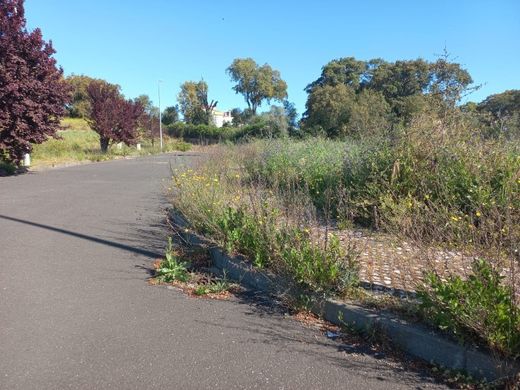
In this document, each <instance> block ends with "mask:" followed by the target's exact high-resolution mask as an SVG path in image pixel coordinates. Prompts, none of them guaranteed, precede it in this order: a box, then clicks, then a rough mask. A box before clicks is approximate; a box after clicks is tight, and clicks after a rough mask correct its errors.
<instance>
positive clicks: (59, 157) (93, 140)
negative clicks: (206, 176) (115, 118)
mask: <svg viewBox="0 0 520 390" xmlns="http://www.w3.org/2000/svg"><path fill="white" fill-rule="evenodd" d="M62 126H63V127H66V128H67V129H66V130H63V131H58V136H59V138H58V139H54V138H51V139H49V140H47V141H45V142H44V143H42V144H40V145H35V147H34V150H33V153H32V155H31V157H32V164H33V166H53V165H57V164H68V163H74V162H76V161H104V160H109V159H113V158H117V157H121V156H130V155H133V156H136V155H148V154H155V153H159V152H160V149H159V147H158V145H157V144H156V145H153V144H151V143H150V141H148V140H144V141H143V144H142V149H141V150H140V151H138V150H136V148H134V147H128V146H126V145H125V146H123V147H122V148H121V149H117V148H110V149H109V150H108V151H107V153H101V151H100V149H99V134H97V133H96V132H95V131H93V130H91V129H90V128H89V127H88V124H87V123H86V122H85V121H84V120H83V119H79V118H64V119H63V120H62ZM189 149H190V144H188V143H185V142H182V141H180V140H177V139H172V138H170V137H165V138H164V148H163V151H175V150H181V151H186V150H189Z"/></svg>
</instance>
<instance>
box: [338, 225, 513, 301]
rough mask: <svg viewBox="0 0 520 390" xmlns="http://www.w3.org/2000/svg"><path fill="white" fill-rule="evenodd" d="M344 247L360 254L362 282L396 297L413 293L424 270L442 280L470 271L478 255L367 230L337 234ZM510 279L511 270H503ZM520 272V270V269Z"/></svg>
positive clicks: (421, 278) (421, 279)
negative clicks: (428, 247) (422, 246)
mask: <svg viewBox="0 0 520 390" xmlns="http://www.w3.org/2000/svg"><path fill="white" fill-rule="evenodd" d="M334 233H335V234H337V235H338V236H339V239H340V241H341V242H342V243H343V245H344V246H345V247H348V246H349V245H350V246H352V245H353V246H354V248H355V250H356V251H358V253H359V264H360V279H361V281H362V282H363V283H364V284H365V286H367V285H368V286H370V287H371V288H372V289H373V290H376V291H378V290H379V291H383V290H384V291H389V292H393V293H395V294H396V295H407V294H408V293H410V292H411V293H413V292H415V290H416V289H417V286H418V285H420V284H421V283H422V281H423V277H424V272H425V271H435V272H436V273H437V274H439V275H440V276H441V277H443V278H445V277H448V276H450V275H460V276H462V277H466V276H467V275H468V274H469V272H470V271H471V264H472V262H473V261H474V259H475V256H470V255H466V254H463V253H460V252H456V251H450V250H441V249H429V250H425V249H424V248H419V247H417V246H415V245H414V244H412V243H411V242H407V241H403V240H398V239H397V238H395V237H392V236H390V235H387V234H383V233H370V232H365V231H343V232H338V231H335V232H334ZM501 268H502V274H503V275H505V276H506V278H508V277H509V276H510V267H506V266H504V267H501ZM519 271H520V270H519Z"/></svg>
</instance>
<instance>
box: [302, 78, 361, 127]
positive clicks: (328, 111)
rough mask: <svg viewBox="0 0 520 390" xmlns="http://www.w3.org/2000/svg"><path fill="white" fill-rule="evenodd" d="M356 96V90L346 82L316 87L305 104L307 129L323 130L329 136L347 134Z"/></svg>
mask: <svg viewBox="0 0 520 390" xmlns="http://www.w3.org/2000/svg"><path fill="white" fill-rule="evenodd" d="M355 96H356V95H355V91H354V90H353V89H352V88H351V87H349V86H347V85H345V84H337V85H334V86H333V85H323V86H319V85H318V86H316V87H314V88H313V90H312V93H310V94H309V97H308V99H307V103H306V105H305V107H306V109H307V110H306V112H305V114H304V123H305V127H306V128H307V131H310V132H312V133H316V132H318V133H319V132H321V130H323V131H324V132H325V133H326V135H327V136H329V137H338V136H344V135H347V133H348V123H349V120H350V115H351V112H352V106H353V105H354V104H355Z"/></svg>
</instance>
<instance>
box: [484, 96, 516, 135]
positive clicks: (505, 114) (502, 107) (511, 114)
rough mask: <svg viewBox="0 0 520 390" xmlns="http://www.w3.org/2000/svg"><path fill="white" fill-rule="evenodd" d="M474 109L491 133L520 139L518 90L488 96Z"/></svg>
mask: <svg viewBox="0 0 520 390" xmlns="http://www.w3.org/2000/svg"><path fill="white" fill-rule="evenodd" d="M476 109H477V111H478V112H479V113H480V114H481V119H482V122H484V124H486V125H487V126H489V127H490V132H491V133H493V134H495V135H497V136H499V135H505V136H507V137H510V138H519V139H520V90H518V89H516V90H515V89H512V90H508V91H505V92H502V93H498V94H495V95H491V96H488V97H487V98H486V99H485V100H484V101H483V102H481V103H479V104H478V105H477V106H476Z"/></svg>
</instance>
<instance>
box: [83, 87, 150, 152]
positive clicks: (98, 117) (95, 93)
mask: <svg viewBox="0 0 520 390" xmlns="http://www.w3.org/2000/svg"><path fill="white" fill-rule="evenodd" d="M87 93H88V97H89V100H90V112H89V115H88V118H87V121H88V123H89V125H90V127H91V128H92V129H93V130H94V131H96V132H97V133H98V134H99V144H100V147H101V151H102V152H103V153H105V152H106V151H107V149H108V147H109V146H110V145H111V144H112V143H114V142H124V143H125V144H127V145H135V144H136V143H137V138H138V132H137V128H138V126H139V123H140V119H141V118H142V116H143V114H144V109H143V106H142V105H141V104H140V103H139V102H133V101H131V100H126V99H125V98H124V97H123V96H122V95H121V93H120V92H119V87H118V86H116V85H112V84H109V83H107V82H104V81H99V80H94V81H92V82H91V83H90V84H89V86H88V88H87Z"/></svg>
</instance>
